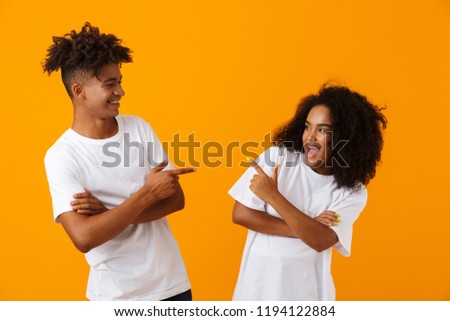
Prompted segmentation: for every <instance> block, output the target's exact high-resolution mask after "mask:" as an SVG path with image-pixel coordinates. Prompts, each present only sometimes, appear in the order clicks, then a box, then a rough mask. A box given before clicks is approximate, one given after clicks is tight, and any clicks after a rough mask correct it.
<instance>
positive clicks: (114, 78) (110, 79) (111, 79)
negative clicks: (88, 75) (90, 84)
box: [102, 76, 122, 82]
mask: <svg viewBox="0 0 450 321" xmlns="http://www.w3.org/2000/svg"><path fill="white" fill-rule="evenodd" d="M116 80H117V77H110V78H108V79H105V80H102V82H108V81H116ZM119 80H122V76H120V78H119Z"/></svg>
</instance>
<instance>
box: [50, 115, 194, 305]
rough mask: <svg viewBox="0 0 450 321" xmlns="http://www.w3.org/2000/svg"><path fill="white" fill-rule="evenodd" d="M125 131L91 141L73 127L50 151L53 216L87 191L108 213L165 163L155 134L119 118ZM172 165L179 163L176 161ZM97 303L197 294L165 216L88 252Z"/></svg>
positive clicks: (143, 124)
mask: <svg viewBox="0 0 450 321" xmlns="http://www.w3.org/2000/svg"><path fill="white" fill-rule="evenodd" d="M116 120H117V123H118V125H119V130H118V132H117V134H116V135H114V136H113V137H110V138H107V139H90V138H87V137H84V136H81V135H79V134H78V133H76V132H75V131H73V130H72V129H68V130H67V131H66V132H65V133H64V134H63V135H62V136H61V137H60V138H59V139H58V140H57V141H56V143H55V144H54V145H53V146H52V147H51V148H50V149H49V150H48V151H47V154H46V156H45V168H46V171H47V178H48V182H49V186H50V193H51V196H52V204H53V214H54V218H55V221H56V222H59V220H58V216H59V215H60V214H62V213H64V212H69V211H72V208H71V206H70V202H71V201H72V200H73V194H76V193H80V192H83V191H84V190H83V188H87V189H88V190H89V191H90V192H92V194H93V195H94V196H95V197H97V198H98V199H99V200H100V201H101V202H103V204H105V206H106V207H107V208H108V209H112V208H114V207H116V206H118V205H120V204H121V203H123V202H124V201H125V200H126V199H127V198H129V197H130V195H131V194H133V193H135V192H136V191H137V190H138V189H139V188H140V187H142V186H143V184H144V182H145V180H146V177H147V174H148V173H149V171H150V169H151V168H152V167H154V166H155V165H156V164H159V163H161V162H162V161H163V159H164V158H165V153H164V150H163V148H162V146H161V143H160V141H159V139H158V137H157V136H156V134H155V133H154V131H153V129H152V128H151V127H150V125H149V124H147V123H146V122H145V121H144V120H142V119H140V118H138V117H135V116H121V115H119V116H117V117H116ZM169 166H170V167H171V168H173V165H171V164H169ZM86 260H87V262H88V263H89V265H90V273H89V280H88V286H87V292H86V296H87V298H88V299H90V300H162V299H166V298H168V297H171V296H173V295H177V294H179V293H182V292H184V291H187V290H189V289H190V283H189V279H188V277H187V273H186V269H185V266H184V263H183V259H182V258H181V254H180V251H179V248H178V244H177V242H176V240H175V239H174V237H173V235H172V232H171V230H170V227H169V224H168V222H167V220H166V218H161V219H159V220H156V221H152V222H148V223H143V224H131V225H129V226H128V227H127V228H126V229H125V230H124V231H123V232H122V233H120V234H119V235H117V236H116V237H115V238H113V239H111V240H109V241H107V242H105V243H104V244H102V245H100V246H98V247H96V248H94V249H92V250H90V251H89V252H88V253H86Z"/></svg>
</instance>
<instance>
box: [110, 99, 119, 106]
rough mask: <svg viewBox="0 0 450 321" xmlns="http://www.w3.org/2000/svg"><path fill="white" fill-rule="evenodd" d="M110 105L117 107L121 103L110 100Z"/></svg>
mask: <svg viewBox="0 0 450 321" xmlns="http://www.w3.org/2000/svg"><path fill="white" fill-rule="evenodd" d="M109 103H110V104H113V105H117V104H118V103H119V101H118V100H109Z"/></svg>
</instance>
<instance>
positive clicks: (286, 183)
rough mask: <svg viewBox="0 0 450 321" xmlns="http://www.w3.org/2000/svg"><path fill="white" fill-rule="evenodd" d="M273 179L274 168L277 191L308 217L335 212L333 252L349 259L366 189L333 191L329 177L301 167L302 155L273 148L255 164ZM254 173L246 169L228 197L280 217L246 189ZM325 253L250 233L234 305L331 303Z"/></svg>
mask: <svg viewBox="0 0 450 321" xmlns="http://www.w3.org/2000/svg"><path fill="white" fill-rule="evenodd" d="M257 163H258V164H259V166H261V168H262V169H263V170H264V172H265V173H266V174H267V175H269V176H271V175H272V172H273V168H274V166H276V165H277V164H280V168H279V169H278V189H279V191H280V193H281V194H282V195H283V196H284V197H285V198H286V199H287V200H288V201H289V202H290V203H292V204H293V205H294V206H295V207H296V208H298V209H299V210H300V211H302V212H303V213H305V214H306V215H308V216H310V217H316V216H318V215H320V214H321V213H323V212H324V211H326V210H330V211H335V212H336V213H339V215H340V219H341V222H340V223H339V224H338V225H337V226H332V227H331V228H332V229H333V230H334V231H335V232H336V234H337V236H338V238H339V242H338V243H337V244H336V245H334V248H335V249H336V250H337V251H339V252H340V253H341V254H342V255H344V256H349V255H350V247H351V241H352V227H353V223H354V222H355V220H356V219H357V217H358V216H359V214H360V212H361V211H362V210H363V208H364V206H365V204H366V202H367V191H366V188H365V187H364V186H360V189H359V190H357V191H353V190H351V189H347V188H337V185H336V183H335V181H334V178H333V176H332V175H320V174H318V173H316V172H314V171H313V170H312V169H311V168H310V167H308V166H307V165H305V164H304V162H303V154H302V153H294V152H290V151H287V150H286V149H285V148H279V147H271V148H269V149H267V150H266V151H265V152H264V153H263V154H261V155H260V157H259V158H258V160H257ZM255 174H256V170H255V169H254V168H252V167H250V168H249V169H248V170H247V171H246V172H245V173H244V174H243V175H242V177H241V178H240V179H239V180H238V181H237V182H236V184H235V185H234V186H233V187H232V188H231V190H230V191H229V194H230V195H231V196H232V197H233V198H234V199H235V200H236V201H237V202H239V203H241V204H243V205H245V206H247V207H249V208H252V209H255V210H258V211H263V212H266V213H268V214H270V215H273V216H276V217H278V218H281V217H280V216H279V215H278V213H277V212H276V211H275V210H274V209H273V208H272V206H270V205H269V204H267V203H265V202H264V201H262V200H261V199H260V198H258V197H257V196H256V195H255V194H254V193H253V192H252V191H251V190H250V188H249V186H250V180H251V179H252V177H253V175H255ZM331 252H332V249H331V248H329V249H327V250H325V251H323V252H320V253H319V252H317V251H315V250H314V249H312V248H311V247H309V246H308V245H306V244H305V243H304V242H303V241H302V240H300V239H297V238H289V237H280V236H273V235H268V234H262V233H258V232H255V231H252V230H249V231H248V236H247V241H246V244H245V248H244V253H243V256H242V262H241V268H240V272H239V278H238V281H237V285H236V288H235V292H234V295H233V300H269V301H271V300H272V301H274V300H289V301H293V300H335V288H334V284H333V278H332V276H331V272H330V267H331Z"/></svg>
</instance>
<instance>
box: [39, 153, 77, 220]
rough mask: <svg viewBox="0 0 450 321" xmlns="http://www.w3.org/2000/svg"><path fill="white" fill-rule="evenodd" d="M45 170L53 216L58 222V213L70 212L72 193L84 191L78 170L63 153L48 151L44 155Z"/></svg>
mask: <svg viewBox="0 0 450 321" xmlns="http://www.w3.org/2000/svg"><path fill="white" fill-rule="evenodd" d="M44 163H45V171H46V173H47V180H48V184H49V188H50V195H51V197H52V207H53V217H54V219H55V222H56V223H59V219H58V217H59V215H60V214H62V213H65V212H71V211H72V207H71V205H70V202H71V201H73V194H76V193H80V192H83V191H84V188H83V185H82V183H81V181H80V177H79V175H78V171H77V169H76V168H75V166H74V165H73V163H72V162H71V161H70V159H69V158H65V157H64V156H63V155H59V154H56V153H52V152H48V153H47V155H46V156H45V160H44Z"/></svg>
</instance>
